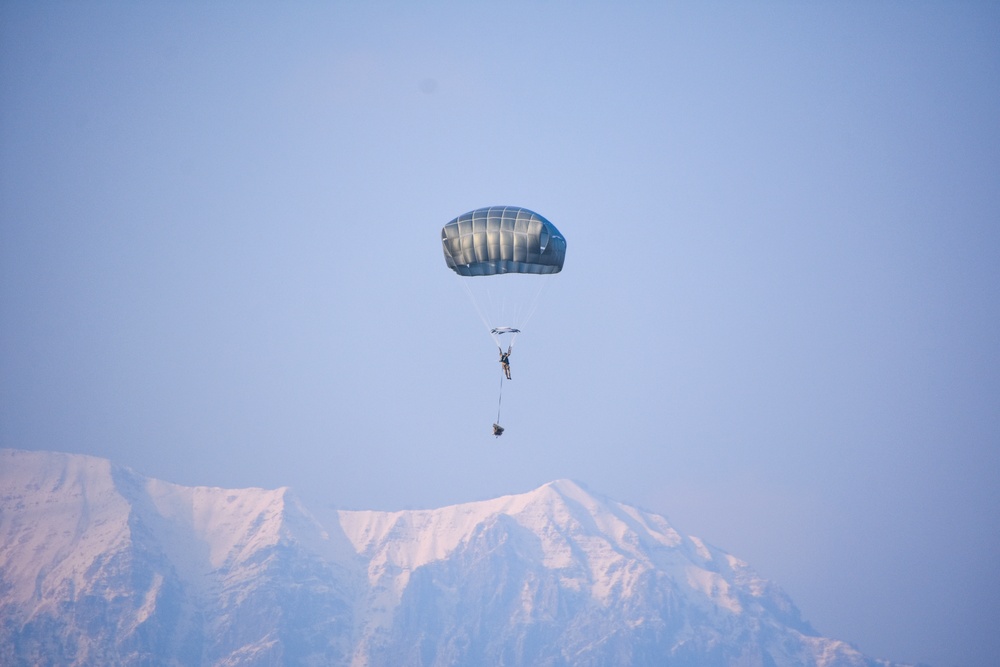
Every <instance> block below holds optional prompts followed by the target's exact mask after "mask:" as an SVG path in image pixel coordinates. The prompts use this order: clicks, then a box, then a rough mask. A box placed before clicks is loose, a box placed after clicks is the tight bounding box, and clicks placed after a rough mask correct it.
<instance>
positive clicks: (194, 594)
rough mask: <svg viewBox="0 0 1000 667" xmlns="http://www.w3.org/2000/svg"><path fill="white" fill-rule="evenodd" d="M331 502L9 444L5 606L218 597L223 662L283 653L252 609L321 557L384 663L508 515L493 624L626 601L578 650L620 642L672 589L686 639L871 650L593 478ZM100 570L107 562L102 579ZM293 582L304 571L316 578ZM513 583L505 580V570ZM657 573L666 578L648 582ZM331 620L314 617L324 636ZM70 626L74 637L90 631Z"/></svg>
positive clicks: (320, 587)
mask: <svg viewBox="0 0 1000 667" xmlns="http://www.w3.org/2000/svg"><path fill="white" fill-rule="evenodd" d="M322 518H323V520H322V521H321V520H320V519H319V518H317V516H315V515H313V514H312V513H310V512H309V511H308V509H307V508H305V507H304V506H303V505H302V503H301V502H299V501H298V499H297V498H295V496H294V494H292V493H291V491H290V490H289V489H287V488H284V487H283V488H279V489H270V490H269V489H259V488H250V489H235V490H234V489H223V488H217V487H183V486H179V485H176V484H171V483H169V482H163V481H159V480H155V479H147V478H144V477H141V476H139V475H137V474H135V473H134V472H132V471H130V470H128V469H125V468H117V467H115V466H112V465H111V464H110V463H109V462H107V461H103V460H101V459H95V458H91V457H86V456H78V455H68V454H51V453H39V452H34V453H30V452H19V451H14V450H0V588H2V589H3V590H4V599H3V600H0V611H3V612H4V614H8V615H9V614H14V613H15V611H13V610H17V611H16V613H17V614H19V615H22V616H23V617H24V618H28V617H34V616H37V615H39V614H50V615H57V614H58V613H60V612H59V610H60V609H62V608H64V607H65V606H66V605H67V604H69V603H72V602H73V601H75V600H76V599H77V598H79V597H80V596H81V595H84V594H86V595H99V596H101V597H103V598H104V599H105V600H108V601H113V600H121V601H125V602H123V603H122V604H125V603H126V602H127V601H129V600H132V601H133V602H131V603H128V604H131V607H129V608H128V609H129V611H128V613H129V614H130V615H129V616H128V617H127V619H123V624H121V625H120V626H119V627H120V628H124V629H125V631H127V632H130V633H134V632H136V631H137V628H138V627H139V626H141V625H147V624H154V625H155V623H157V622H162V621H161V620H159V619H161V617H163V614H164V613H166V614H168V616H169V614H176V613H186V614H188V615H189V616H188V617H187V618H188V620H187V621H185V622H186V623H187V624H188V626H191V627H194V626H195V625H196V624H198V623H204V622H205V621H203V620H198V619H201V618H202V617H201V616H200V614H201V613H202V612H201V611H198V612H196V611H195V609H199V610H201V609H203V610H210V609H216V610H217V611H214V612H211V614H210V615H211V618H212V619H214V620H212V621H211V623H212V625H211V626H210V627H208V626H206V627H208V629H207V630H206V632H207V633H208V634H207V635H206V638H208V639H209V641H211V642H216V643H218V642H222V643H223V644H219V646H220V648H219V649H218V650H219V651H221V653H219V656H218V658H217V663H218V664H236V663H238V662H241V661H254V660H257V661H262V662H267V661H269V660H270V659H271V658H273V657H274V656H276V655H281V654H282V653H281V652H282V651H283V650H284V649H285V647H284V645H283V642H285V641H288V640H286V639H285V638H284V637H285V635H280V636H279V635H276V634H275V632H276V631H275V630H274V628H273V627H272V628H270V629H267V628H268V627H269V626H267V625H266V623H268V622H271V621H268V620H267V619H268V618H271V616H272V615H273V614H272V613H271V612H268V611H267V610H266V609H264V610H257V607H258V606H259V605H260V604H261V601H262V600H274V599H276V598H275V597H274V595H275V594H276V593H275V591H276V590H278V589H276V584H275V583H274V582H272V581H271V580H270V579H269V578H270V577H273V576H275V572H281V573H283V574H282V575H281V576H283V577H286V578H288V577H294V576H296V572H308V577H309V579H308V581H309V584H308V585H309V586H313V587H315V588H313V589H310V590H314V591H318V592H317V593H315V595H318V596H319V597H317V598H315V599H316V600H318V601H319V602H318V604H321V605H323V606H322V608H323V609H328V610H337V609H341V608H342V609H344V611H342V612H336V613H343V614H347V615H348V616H346V618H347V619H348V620H346V621H344V623H346V626H345V627H347V628H349V632H350V633H351V636H346V637H344V638H343V639H341V640H337V641H341V642H343V647H342V648H343V654H344V655H345V656H346V657H345V660H351V661H352V664H355V665H365V664H374V663H373V662H372V660H371V656H372V655H373V651H378V650H381V649H380V648H379V647H383V646H384V645H385V643H386V642H387V641H389V638H391V637H394V636H396V635H394V634H393V633H395V632H397V631H401V630H399V628H400V627H408V626H400V623H401V622H406V623H409V624H411V625H412V624H414V623H417V624H418V627H419V619H418V620H414V609H413V608H412V605H414V604H416V605H417V609H419V611H418V612H417V615H418V616H419V615H421V614H423V613H424V612H426V611H431V610H440V609H445V608H447V604H448V603H447V600H451V599H459V598H461V597H462V595H463V591H462V590H461V588H460V587H459V586H458V585H456V584H455V583H454V582H451V583H448V582H439V581H438V580H437V579H436V578H435V579H434V581H433V583H431V584H428V579H427V577H424V578H423V579H422V581H423V584H422V586H423V588H420V589H417V593H418V594H419V595H423V596H427V595H444V596H445V597H444V598H438V599H426V600H425V599H421V598H419V597H418V598H417V599H416V600H413V599H411V600H410V601H409V602H408V603H406V604H410V605H411V608H408V611H407V612H406V613H403V612H401V609H402V606H403V605H404V598H405V596H406V595H407V593H408V591H410V590H411V588H412V583H413V581H414V580H415V576H416V575H417V573H418V571H419V570H420V569H421V568H425V567H428V566H431V565H433V564H435V563H439V562H441V561H446V560H448V559H451V558H452V557H453V556H455V554H456V552H457V551H458V550H459V549H461V548H462V547H466V546H470V547H476V544H479V543H474V542H475V541H476V540H479V539H480V536H482V535H483V534H484V531H486V532H487V533H488V531H489V530H491V529H494V528H495V529H498V530H501V531H507V532H505V533H501V535H503V536H504V538H505V539H514V540H516V542H515V543H514V548H513V549H512V551H511V552H510V553H511V555H504V557H505V558H521V559H524V560H525V561H526V565H525V567H526V568H527V569H526V570H525V569H523V568H519V569H516V570H515V572H522V571H524V572H527V574H526V575H523V576H524V577H525V578H523V579H517V578H516V577H517V576H522V575H508V576H515V579H513V580H511V581H510V582H509V585H510V586H513V587H515V588H512V589H511V594H510V599H511V600H513V601H514V607H513V608H511V609H510V610H509V611H508V612H506V614H507V615H506V616H504V617H503V618H497V619H495V620H493V621H491V623H494V624H498V625H500V626H505V625H507V624H514V625H515V626H518V627H519V626H524V625H528V624H531V623H536V622H549V623H556V622H563V621H562V620H557V617H556V614H557V613H570V614H581V613H585V610H588V609H603V610H606V612H604V613H607V614H609V616H608V617H607V618H608V619H613V618H615V614H619V613H623V612H622V610H625V609H627V610H630V611H629V612H628V614H629V615H627V616H626V617H623V618H622V619H621V623H622V625H621V626H609V627H618V628H619V629H617V630H608V632H609V634H607V635H600V636H594V637H589V636H588V637H582V638H580V640H579V642H578V643H576V644H574V649H573V650H574V651H575V652H577V654H579V655H581V656H582V655H590V654H593V655H598V654H599V652H600V651H602V650H609V651H610V650H612V649H611V648H610V647H608V648H606V649H605V648H602V646H604V643H605V640H606V639H609V638H611V637H613V636H615V635H614V633H615V632H622V631H623V630H622V629H621V628H633V629H635V628H639V627H640V626H646V625H648V624H650V623H654V624H655V623H660V624H661V625H662V623H663V621H662V618H663V617H662V615H663V614H666V613H673V612H668V610H667V609H664V608H663V607H662V606H659V607H657V606H654V607H648V608H647V607H645V606H643V605H646V604H650V603H651V601H655V600H656V599H659V598H658V596H659V595H662V594H665V595H666V596H667V599H669V600H671V603H670V605H671V609H673V608H676V609H677V610H698V612H697V614H695V615H694V616H685V617H684V621H683V623H681V624H680V625H679V626H677V627H679V629H676V630H674V631H673V632H675V634H674V636H673V639H672V642H673V646H674V650H675V651H682V652H684V651H696V650H698V648H697V647H699V646H703V645H704V646H708V645H714V644H715V643H718V642H723V641H734V642H735V641H744V639H737V638H738V637H745V636H747V635H746V633H748V632H749V633H755V632H757V631H758V630H755V629H754V628H760V627H761V626H762V624H766V625H767V626H768V627H769V628H772V630H769V632H778V634H776V635H774V637H776V638H775V639H773V640H769V641H773V642H774V646H773V647H772V648H771V649H768V650H770V651H773V652H774V654H775V655H778V656H785V657H784V658H781V659H778V660H777V662H776V664H799V663H802V664H817V665H827V666H833V665H838V666H843V665H855V664H856V665H870V664H875V663H874V662H871V661H867V660H868V659H867V658H865V657H864V656H862V655H861V654H860V653H858V652H857V651H855V650H854V649H852V648H851V647H850V646H849V645H847V644H844V643H843V642H837V641H834V640H829V639H825V638H822V637H807V636H805V635H802V634H801V633H800V632H798V631H797V630H793V629H790V628H789V629H780V631H777V630H773V628H783V626H782V625H781V621H780V620H778V619H776V618H774V617H771V616H768V617H766V618H765V617H760V614H768V613H770V612H768V611H767V609H777V610H783V612H782V613H784V612H785V611H787V612H788V613H789V614H790V616H789V618H796V617H797V614H798V612H797V610H795V609H794V607H793V606H792V604H791V602H790V601H789V600H788V599H787V597H786V596H784V594H783V593H781V591H780V589H777V588H776V587H775V586H774V585H773V584H771V583H770V582H768V581H766V580H764V579H762V578H760V577H759V576H757V575H756V574H755V573H754V572H753V570H751V569H750V568H749V566H748V565H747V564H746V563H744V562H743V561H742V560H740V559H738V558H736V557H735V556H732V555H730V554H726V553H725V552H723V551H721V550H719V549H716V548H714V547H711V546H709V545H707V544H705V543H704V542H703V541H702V540H700V539H698V538H697V537H691V536H682V535H680V534H679V533H678V532H677V531H675V530H674V529H673V527H672V526H671V525H670V524H669V522H668V521H667V520H666V519H665V518H664V517H662V516H659V515H655V514H651V513H648V512H645V511H642V510H639V509H637V508H634V507H630V506H628V505H624V504H622V503H619V502H617V501H614V500H610V499H607V498H602V497H600V496H597V495H595V494H591V493H590V492H588V491H587V490H585V488H584V487H583V486H582V485H580V484H578V483H576V482H573V481H571V480H557V481H554V482H551V483H549V484H546V485H544V486H542V487H540V488H538V489H535V490H533V491H529V492H527V493H522V494H515V495H508V496H503V497H500V498H496V499H492V500H483V501H478V502H470V503H464V504H459V505H452V506H449V507H443V508H439V509H426V510H415V511H397V512H379V511H336V512H333V513H331V514H330V515H329V516H324V517H322ZM510 531H513V532H510ZM522 531H523V532H522ZM278 547H280V550H281V551H280V553H282V554H298V555H295V556H288V555H286V556H283V557H285V558H289V557H294V558H297V559H298V560H296V561H295V562H296V563H298V564H299V565H297V566H296V567H300V568H301V567H305V568H306V569H305V570H296V569H295V568H293V569H291V570H287V571H286V570H280V565H281V561H280V560H275V558H276V557H275V555H274V554H276V553H278V552H276V551H275V548H278ZM491 548H492V547H491ZM140 555H141V557H142V558H145V559H147V560H145V561H143V562H144V563H145V565H143V566H142V567H141V568H140V569H139V570H137V571H135V572H131V571H130V570H128V569H127V568H128V567H129V565H128V564H129V563H131V562H132V561H133V560H134V559H136V558H139V557H140ZM116 558H121V560H120V561H116V560H115V559H116ZM119 562H120V564H119V565H116V563H119ZM453 562H460V561H453ZM455 566H456V565H452V566H450V567H455ZM276 567H277V568H279V569H278V570H275V568H276ZM123 568H124V569H123ZM149 568H151V570H150V569H149ZM448 571H449V570H438V572H439V573H442V572H448ZM545 572H548V573H550V574H544V573H545ZM95 573H96V574H95ZM142 573H147V574H142ZM97 575H100V576H101V577H104V579H95V576H97ZM137 576H138V578H136V577H137ZM437 576H439V575H435V577H437ZM442 576H443V575H442ZM459 576H461V575H459ZM479 576H483V575H482V574H480V575H479ZM486 576H488V575H486ZM286 580H287V579H282V581H286ZM290 581H295V582H296V583H294V584H293V585H294V586H298V587H300V588H302V587H303V586H305V585H306V584H304V583H300V582H298V580H296V579H290ZM539 581H548V582H553V583H550V584H548V585H554V586H556V587H557V589H558V590H549V589H546V590H545V591H544V593H543V592H541V591H542V589H540V588H539ZM507 583H508V582H507V580H501V581H500V582H499V583H498V584H496V585H500V586H502V585H506V584H507ZM281 585H287V583H286V584H281ZM428 585H430V586H431V588H427V587H428ZM435 586H440V587H441V588H440V589H435V588H434V587H435ZM651 586H668V587H670V588H669V590H668V591H667V592H666V593H651V590H652V589H651V588H650V587H651ZM303 590H305V589H303ZM490 590H493V589H492V588H491V589H490ZM178 591H180V593H178ZM497 593H498V594H499V591H497ZM178 595H187V596H188V597H186V598H183V600H186V601H187V602H185V603H184V604H187V605H194V607H191V608H190V609H188V607H183V609H187V611H183V612H177V611H174V612H161V610H160V605H161V602H162V601H163V600H164V599H165V598H170V596H173V598H171V599H172V600H173V602H172V604H174V605H177V604H180V600H181V598H178V597H177V596H178ZM296 595H298V594H296ZM553 595H554V596H555V597H552V596H553ZM261 596H263V597H261ZM331 596H333V597H331ZM337 596H341V597H337ZM580 596H582V599H585V600H587V602H585V603H576V604H582V606H581V607H579V608H565V607H564V606H563V605H565V604H568V601H569V600H580V599H581V597H580ZM296 599H298V598H296ZM553 600H558V601H559V602H558V603H554V602H553ZM758 600H760V601H761V602H757V601H758ZM324 601H325V602H324ZM116 604H117V603H116ZM248 605H249V606H248ZM331 605H332V606H331ZM338 605H341V606H338ZM177 609H180V608H177ZM255 610H257V611H255ZM101 613H105V612H101ZM327 613H333V612H331V611H328V612H327ZM401 613H402V616H400V614H401ZM269 614H271V615H269ZM22 616H18V617H19V618H21V617H22ZM723 617H725V618H729V619H730V621H729V622H728V623H730V624H729V625H721V626H717V627H715V626H711V625H708V626H706V625H704V624H705V623H709V622H710V621H708V620H698V621H697V622H695V621H694V620H692V619H721V618H723ZM275 618H280V614H278V615H277V616H275ZM400 618H402V619H403V620H402V621H401V620H400ZM658 619H660V620H658ZM737 619H747V620H739V621H737ZM251 620H252V621H253V622H255V623H265V625H264V626H262V630H261V632H257V633H256V634H254V633H255V632H256V630H254V631H248V630H246V629H244V630H240V631H239V632H237V631H236V630H235V628H241V627H243V626H242V625H240V624H245V623H249V622H251ZM74 622H75V621H74ZM80 622H81V623H84V622H86V619H84V618H81V620H80ZM464 622H465V619H464V618H462V617H455V618H448V619H447V620H445V621H443V623H444V624H445V626H447V627H451V626H455V627H458V626H461V624H462V623H464ZM605 622H610V621H605ZM732 623H735V625H731V624H732ZM800 626H802V624H800ZM8 627H11V628H13V627H16V624H15V625H8ZM53 627H55V626H53ZM184 627H187V626H184ZM323 627H324V629H322V630H316V631H310V632H309V633H306V634H307V635H308V636H319V637H324V636H325V634H324V633H326V632H327V630H326V629H325V627H326V626H323ZM581 627H586V626H581ZM802 627H807V626H802ZM807 629H808V628H807ZM265 630H266V631H265ZM119 631H122V630H121V629H120V630H119ZM241 632H242V633H243V634H240V633H241ZM505 632H513V633H515V634H516V633H518V632H522V630H510V629H508V630H506V631H505ZM248 633H249V634H248ZM727 633H730V634H727ZM740 633H743V634H742V635H741V634H740ZM654 634H655V633H654ZM72 636H73V637H75V639H73V641H79V638H80V637H86V636H87V633H82V634H81V633H79V632H78V633H77V634H75V635H72ZM240 637H241V638H243V639H239V640H237V638H240ZM602 637H603V638H602ZM706 637H707V638H708V639H706ZM2 639H3V637H2V636H0V640H2ZM61 641H62V640H61ZM91 641H96V640H93V639H92V640H91ZM329 641H333V640H332V639H331V640H329ZM411 641H413V640H411ZM759 641H763V640H759ZM225 642H236V643H235V644H231V645H230V644H225ZM241 642H242V643H241ZM704 642H708V644H705V643H704ZM404 643H405V642H404ZM223 645H225V646H226V648H224V649H223V648H221V647H222V646H223ZM92 648H93V651H96V650H97V648H96V644H95V646H94V647H87V646H84V647H80V648H79V650H78V655H80V656H90V658H93V660H96V661H100V656H101V655H102V654H101V653H99V652H97V653H95V652H93V651H92V650H91V649H92ZM178 650H179V649H178ZM197 650H198V651H201V649H197ZM449 650H452V649H449ZM754 650H758V651H759V650H764V649H763V648H761V647H760V646H758V647H757V648H755V649H754ZM350 656H353V657H350ZM751 657H752V656H751ZM90 658H88V659H90ZM750 659H751V658H748V660H750ZM754 660H757V658H752V660H751V661H754ZM315 661H319V662H323V661H324V659H322V658H320V657H316V658H315ZM866 661H867V662H866ZM180 662H184V660H180Z"/></svg>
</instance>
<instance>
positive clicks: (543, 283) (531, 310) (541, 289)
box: [510, 274, 553, 349]
mask: <svg viewBox="0 0 1000 667" xmlns="http://www.w3.org/2000/svg"><path fill="white" fill-rule="evenodd" d="M552 277H553V276H552V274H549V275H544V276H539V278H540V280H538V281H537V282H538V287H537V288H536V289H535V293H534V295H533V296H532V298H531V302H530V303H529V304H528V307H527V310H526V312H525V315H524V317H523V318H518V320H517V322H518V326H521V327H524V326H527V324H528V321H529V320H530V319H531V317H532V316H533V315H534V314H535V311H537V310H538V306H540V305H541V303H542V295H543V294H544V293H545V290H546V288H547V287H548V286H549V283H550V282H552ZM516 338H517V334H514V335H513V336H511V339H510V347H511V349H513V347H514V340H515V339H516Z"/></svg>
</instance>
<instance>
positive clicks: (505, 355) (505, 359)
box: [498, 345, 511, 380]
mask: <svg viewBox="0 0 1000 667" xmlns="http://www.w3.org/2000/svg"><path fill="white" fill-rule="evenodd" d="M498 349H499V350H500V365H501V366H503V374H504V375H506V376H507V379H508V380H509V379H510V350H511V346H509V345H508V346H507V351H506V352H504V351H503V348H502V347H501V348H498Z"/></svg>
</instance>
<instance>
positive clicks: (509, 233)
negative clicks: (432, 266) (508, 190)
mask: <svg viewBox="0 0 1000 667" xmlns="http://www.w3.org/2000/svg"><path fill="white" fill-rule="evenodd" d="M441 245H442V246H443V247H444V260H445V262H446V263H447V264H448V268H449V269H451V270H452V271H454V272H455V273H457V274H459V275H461V276H495V275H499V274H504V273H537V274H545V273H559V271H561V270H562V267H563V262H564V261H565V259H566V239H565V238H563V235H562V234H560V233H559V230H558V229H556V226H555V225H553V224H552V223H551V222H549V221H548V220H546V219H545V218H543V217H542V216H540V215H538V214H537V213H535V212H534V211H529V210H528V209H526V208H521V207H519V206H489V207H487V208H477V209H476V210H475V211H469V212H468V213H464V214H462V215H460V216H458V217H457V218H455V219H454V220H452V221H451V222H449V223H448V224H447V225H445V226H444V228H443V229H442V230H441Z"/></svg>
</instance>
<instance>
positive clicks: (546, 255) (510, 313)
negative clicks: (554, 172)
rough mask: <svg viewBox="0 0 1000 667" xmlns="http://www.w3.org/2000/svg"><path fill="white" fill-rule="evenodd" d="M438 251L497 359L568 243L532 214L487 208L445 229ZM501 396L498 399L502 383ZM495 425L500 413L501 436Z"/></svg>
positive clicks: (558, 267) (518, 329)
mask: <svg viewBox="0 0 1000 667" xmlns="http://www.w3.org/2000/svg"><path fill="white" fill-rule="evenodd" d="M441 245H442V248H443V250H444V259H445V263H446V264H447V266H448V268H449V269H451V270H452V271H454V272H455V274H456V275H457V276H458V277H459V279H460V282H461V283H462V286H463V287H464V288H465V290H466V292H468V294H469V297H470V299H471V300H472V302H473V305H474V306H475V308H476V311H477V312H478V314H479V317H480V319H481V320H482V322H483V324H484V325H485V327H486V330H487V331H488V332H489V334H490V336H491V337H492V339H493V342H494V343H496V345H497V347H498V348H499V349H500V352H501V355H502V354H503V351H504V348H505V347H506V349H507V351H508V353H510V352H511V351H512V350H513V347H514V341H515V339H516V338H517V336H518V334H519V333H521V328H522V327H523V326H524V325H525V324H527V322H528V320H529V319H530V318H531V316H532V315H533V314H534V312H535V310H536V308H537V307H538V305H539V303H540V300H541V296H542V293H543V292H544V290H545V287H546V286H547V285H548V282H549V280H550V279H551V276H553V275H555V274H556V273H559V272H560V271H561V270H562V268H563V263H564V262H565V260H566V239H565V238H564V237H563V235H562V234H561V233H560V232H559V230H558V229H556V226H555V225H553V224H552V223H551V222H549V221H548V220H546V219H545V218H543V217H542V216H540V215H539V214H537V213H535V212H534V211H529V210H528V209H526V208H521V207H519V206H489V207H486V208H478V209H476V210H474V211H469V212H468V213H464V214H462V215H460V216H458V217H457V218H455V219H454V220H452V221H451V222H449V223H448V224H446V225H445V226H444V228H442V229H441ZM505 370H509V369H506V368H505ZM500 391H501V398H502V395H503V377H501V380H500ZM498 404H499V401H498ZM499 421H500V410H499V408H498V409H497V424H494V426H495V428H494V435H497V436H499V435H500V434H501V433H503V428H502V427H499ZM496 427H499V429H500V430H499V432H497V431H496Z"/></svg>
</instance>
